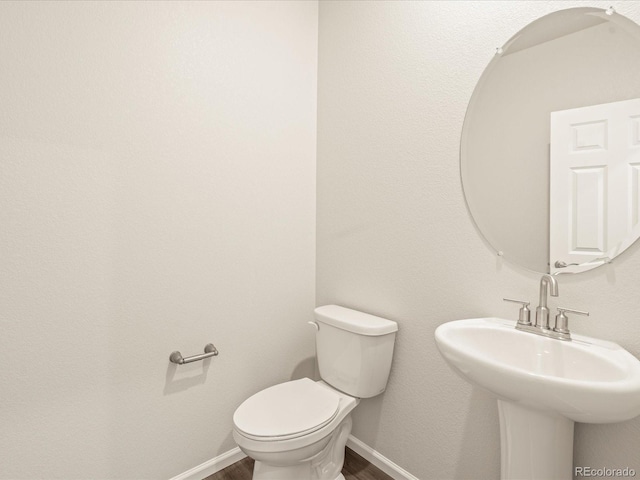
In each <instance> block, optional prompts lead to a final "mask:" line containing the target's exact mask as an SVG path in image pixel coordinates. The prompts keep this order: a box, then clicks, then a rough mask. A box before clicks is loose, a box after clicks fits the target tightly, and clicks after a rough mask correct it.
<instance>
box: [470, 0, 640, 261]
mask: <svg viewBox="0 0 640 480" xmlns="http://www.w3.org/2000/svg"><path fill="white" fill-rule="evenodd" d="M460 171H461V177H462V184H463V190H464V195H465V199H466V201H467V206H468V208H469V211H470V213H471V216H472V217H473V219H474V222H475V223H476V226H477V227H478V229H479V230H480V232H481V233H482V235H483V236H484V238H485V239H486V240H487V242H488V243H489V244H490V245H491V246H492V247H493V248H494V249H495V251H496V252H498V254H500V255H503V256H504V258H505V259H507V260H508V261H511V262H513V263H516V264H518V265H520V266H522V267H524V268H526V269H529V270H532V271H535V272H540V273H552V274H558V273H577V272H581V271H585V270H589V269H592V268H595V267H597V266H599V265H602V264H603V263H608V262H609V261H611V259H613V258H614V257H615V256H616V255H618V254H619V253H621V252H622V251H623V250H625V249H626V248H627V247H629V246H630V245H631V244H632V243H633V242H635V240H636V239H637V238H638V233H639V232H640V227H639V210H640V26H638V25H637V24H636V23H635V22H633V21H631V20H629V19H628V18H626V17H624V16H622V15H620V14H618V13H615V11H614V10H613V9H612V8H610V9H608V10H602V9H599V8H572V9H568V10H562V11H558V12H555V13H552V14H550V15H547V16H545V17H542V18H540V19H538V20H536V21H535V22H533V23H531V24H529V25H528V26H526V27H525V28H524V29H523V30H521V31H520V32H518V33H517V34H516V35H515V36H513V37H512V38H511V39H510V40H509V41H508V42H507V43H506V44H505V45H504V46H503V47H502V48H498V49H497V51H496V55H495V57H494V58H493V59H492V60H491V62H490V63H489V65H488V66H487V68H486V69H485V71H484V73H483V74H482V76H481V78H480V80H479V82H478V85H477V86H476V88H475V90H474V92H473V95H472V97H471V100H470V102H469V107H468V109H467V114H466V117H465V121H464V127H463V130H462V140H461V148H460Z"/></svg>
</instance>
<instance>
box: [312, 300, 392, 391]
mask: <svg viewBox="0 0 640 480" xmlns="http://www.w3.org/2000/svg"><path fill="white" fill-rule="evenodd" d="M315 316H316V321H317V324H318V331H317V333H316V355H317V358H318V368H319V370H320V376H321V377H322V379H323V380H324V381H325V382H326V383H328V384H329V385H331V386H333V387H334V388H337V389H338V390H340V391H342V392H344V393H346V394H348V395H351V396H353V397H357V398H368V397H375V396H376V395H379V394H380V393H382V392H384V390H385V388H386V387H387V380H388V379H389V370H390V369H391V359H392V357H393V345H394V343H395V339H396V332H397V331H398V324H397V323H396V322H394V321H391V320H386V319H384V318H380V317H376V316H374V315H369V314H367V313H363V312H358V311H357V310H351V309H349V308H344V307H340V306H338V305H325V306H322V307H318V308H316V309H315Z"/></svg>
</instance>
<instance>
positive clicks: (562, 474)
mask: <svg viewBox="0 0 640 480" xmlns="http://www.w3.org/2000/svg"><path fill="white" fill-rule="evenodd" d="M515 323H516V322H515V321H514V320H504V319H500V318H475V319H469V320H458V321H453V322H448V323H445V324H442V325H440V326H439V327H438V328H437V329H436V332H435V338H436V344H437V346H438V349H439V350H440V353H441V354H442V356H443V357H444V358H445V360H446V361H447V363H448V364H449V365H450V366H451V367H452V368H453V370H454V371H455V372H456V373H458V374H460V375H461V376H462V377H463V378H464V379H466V380H467V381H469V382H470V383H472V384H475V385H477V386H479V387H482V388H484V389H486V390H488V391H490V392H491V393H493V394H494V395H496V397H497V398H498V410H499V417H500V442H501V478H502V479H529V480H551V479H566V480H570V479H571V478H572V458H573V427H574V422H585V423H610V422H620V421H624V420H629V419H631V418H633V417H636V416H637V415H640V361H638V359H636V358H635V357H634V356H633V355H631V354H630V353H629V352H627V351H626V350H625V349H624V348H622V347H621V346H619V345H617V344H615V343H611V342H606V341H603V340H597V339H594V338H589V337H584V336H581V335H573V336H572V338H573V340H572V341H562V340H556V339H552V338H547V337H543V336H539V335H534V334H532V333H528V332H523V331H520V330H516V329H515ZM540 459H544V461H542V462H541V461H540Z"/></svg>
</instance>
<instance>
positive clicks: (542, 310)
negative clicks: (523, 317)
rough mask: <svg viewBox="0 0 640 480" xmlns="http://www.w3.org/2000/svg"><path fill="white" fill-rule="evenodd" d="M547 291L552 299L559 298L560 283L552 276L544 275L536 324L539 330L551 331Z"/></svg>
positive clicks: (541, 282) (541, 281)
mask: <svg viewBox="0 0 640 480" xmlns="http://www.w3.org/2000/svg"><path fill="white" fill-rule="evenodd" d="M549 287H551V288H549ZM547 290H550V291H549V293H550V294H551V296H552V297H557V296H558V281H557V280H556V278H555V277H552V276H551V275H548V274H547V275H543V276H542V278H541V279H540V302H539V304H538V307H537V308H536V323H535V326H536V327H539V328H544V329H545V330H548V329H549V308H548V307H547Z"/></svg>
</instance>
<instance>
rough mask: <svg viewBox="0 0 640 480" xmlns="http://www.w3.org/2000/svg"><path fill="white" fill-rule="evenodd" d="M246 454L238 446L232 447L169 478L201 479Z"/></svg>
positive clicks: (179, 479) (177, 479) (173, 479)
mask: <svg viewBox="0 0 640 480" xmlns="http://www.w3.org/2000/svg"><path fill="white" fill-rule="evenodd" d="M246 456H247V455H246V454H245V453H244V452H243V451H242V450H240V448H238V447H236V448H232V449H231V450H229V451H228V452H224V453H223V454H221V455H218V456H217V457H214V458H212V459H211V460H207V461H206V462H204V463H201V464H200V465H198V466H197V467H193V468H192V469H190V470H187V471H186V472H183V473H181V474H179V475H176V476H175V477H173V478H172V479H171V480H202V479H203V478H206V477H208V476H209V475H213V474H214V473H216V472H219V471H220V470H222V469H223V468H227V467H228V466H229V465H231V464H234V463H236V462H238V461H240V460H242V459H243V458H244V457H246Z"/></svg>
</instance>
